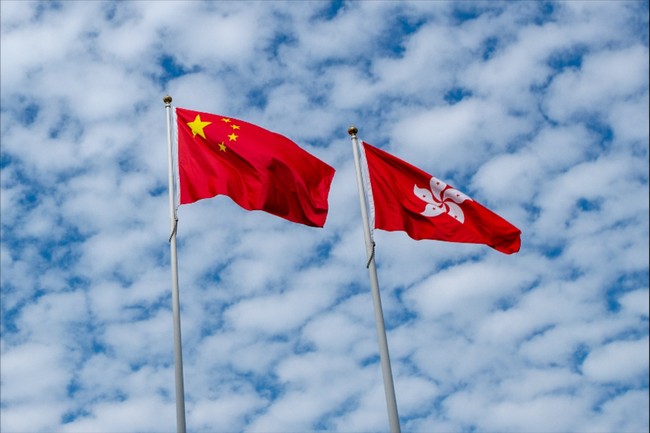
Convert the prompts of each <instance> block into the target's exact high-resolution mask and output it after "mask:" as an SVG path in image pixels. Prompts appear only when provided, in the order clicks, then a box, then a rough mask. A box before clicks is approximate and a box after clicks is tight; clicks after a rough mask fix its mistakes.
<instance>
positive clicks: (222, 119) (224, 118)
mask: <svg viewBox="0 0 650 433" xmlns="http://www.w3.org/2000/svg"><path fill="white" fill-rule="evenodd" d="M221 121H222V122H226V123H230V119H228V118H227V117H222V118H221Z"/></svg>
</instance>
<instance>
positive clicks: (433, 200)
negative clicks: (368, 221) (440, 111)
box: [363, 143, 521, 254]
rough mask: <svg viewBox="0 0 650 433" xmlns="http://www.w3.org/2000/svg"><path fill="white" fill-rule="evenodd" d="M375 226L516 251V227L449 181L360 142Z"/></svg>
mask: <svg viewBox="0 0 650 433" xmlns="http://www.w3.org/2000/svg"><path fill="white" fill-rule="evenodd" d="M363 147H364V149H365V155H366V161H367V163H368V172H369V175H370V186H371V189H372V199H373V201H374V213H375V228H377V229H382V230H387V231H397V230H401V231H405V232H406V233H407V234H408V235H409V236H410V237H412V238H413V239H417V240H420V239H434V240H439V241H448V242H465V243H475V244H486V245H489V246H491V247H492V248H494V249H495V250H497V251H501V252H502V253H505V254H512V253H516V252H517V251H519V247H520V245H521V239H520V235H521V231H520V230H519V229H518V228H517V227H515V226H513V225H512V224H510V223H509V222H508V221H506V220H504V219H503V218H501V217H500V216H499V215H497V214H495V213H494V212H492V211H491V210H489V209H487V208H486V207H484V206H482V205H480V204H479V203H477V202H476V201H474V200H472V199H471V198H470V197H468V196H467V195H465V194H463V193H462V192H460V191H458V190H457V189H455V188H453V187H452V186H451V185H448V184H446V183H444V182H443V181H441V180H439V179H437V178H435V177H433V176H431V175H430V174H427V173H425V172H424V171H422V170H420V169H419V168H417V167H414V166H412V165H411V164H409V163H407V162H405V161H402V160H400V159H398V158H396V157H394V156H393V155H391V154H389V153H387V152H384V151H383V150H380V149H378V148H376V147H374V146H372V145H370V144H368V143H363Z"/></svg>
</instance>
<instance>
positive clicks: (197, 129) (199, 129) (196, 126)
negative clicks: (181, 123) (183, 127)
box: [187, 114, 212, 138]
mask: <svg viewBox="0 0 650 433" xmlns="http://www.w3.org/2000/svg"><path fill="white" fill-rule="evenodd" d="M211 123H212V122H202V121H201V116H200V115H199V114H197V115H196V118H195V119H194V121H193V122H188V124H187V126H189V127H190V128H192V137H196V134H199V135H200V136H201V137H203V138H205V132H203V128H205V127H206V126H208V125H210V124H211Z"/></svg>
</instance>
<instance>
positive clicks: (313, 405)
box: [0, 1, 649, 432]
mask: <svg viewBox="0 0 650 433" xmlns="http://www.w3.org/2000/svg"><path fill="white" fill-rule="evenodd" d="M0 12H1V13H0V17H1V20H2V21H1V26H2V29H1V36H2V39H1V47H0V48H1V50H0V54H1V56H2V58H1V62H0V68H1V70H0V72H1V74H0V79H1V98H0V102H1V113H0V114H1V124H0V133H1V146H2V147H1V154H0V169H1V187H2V190H1V195H0V199H1V201H0V204H1V207H2V208H1V210H2V212H1V217H2V219H1V230H2V231H1V235H2V244H1V246H0V257H1V272H0V276H1V280H0V281H1V285H2V291H1V295H2V304H1V305H2V306H1V311H2V316H1V317H2V319H1V331H2V337H1V339H0V355H1V357H2V359H1V360H2V362H1V364H0V365H1V386H2V392H1V403H0V410H1V412H2V414H1V416H0V429H1V430H2V431H6V432H52V431H60V432H90V431H97V432H141V431H149V432H168V431H173V429H174V426H175V419H174V413H175V411H174V404H175V403H174V372H173V370H174V366H173V353H172V351H173V347H172V318H171V294H170V293H171V291H170V288H171V283H170V269H169V248H168V243H167V241H168V238H169V233H168V230H169V221H168V209H167V205H168V203H167V173H166V168H167V159H166V158H167V155H166V130H165V112H164V106H163V103H162V97H163V96H164V95H166V94H170V95H172V96H173V98H174V104H175V105H176V104H177V105H178V106H180V107H185V108H189V109H194V110H200V111H207V112H213V113H218V114H224V115H228V116H232V117H237V118H241V119H244V120H247V121H249V122H252V123H255V124H258V125H260V126H262V127H265V128H268V129H271V130H273V131H276V132H279V133H281V134H283V135H286V136H288V137H290V138H291V139H293V140H294V141H296V142H297V143H298V144H299V145H300V146H302V147H304V148H305V149H306V150H308V151H310V152H311V153H313V154H314V155H316V156H317V157H318V158H320V159H322V160H324V161H325V162H327V163H328V164H330V165H332V166H333V167H335V168H336V169H337V172H336V175H335V177H334V182H333V184H332V189H331V194H330V211H329V216H328V220H327V223H326V224H325V227H324V228H322V229H313V228H309V227H304V226H300V225H296V224H291V223H289V222H287V221H284V220H282V219H280V218H276V217H273V216H271V215H268V214H265V213H262V212H246V211H244V210H242V209H240V208H239V207H237V206H236V205H235V204H234V203H233V202H232V201H231V200H229V199H227V198H225V197H217V198H215V199H211V200H203V201H200V202H198V203H195V204H192V205H188V206H182V207H181V208H180V209H179V218H180V225H179V232H178V240H179V276H180V289H181V305H182V327H183V328H182V329H183V346H184V362H185V365H184V367H185V391H186V405H187V424H188V429H189V430H190V431H197V432H216V431H226V432H234V431H250V432H306V431H341V432H370V431H386V430H387V429H388V420H387V415H386V407H385V399H384V394H383V384H382V378H381V373H380V366H379V357H378V348H377V340H376V334H375V327H374V316H373V310H372V302H371V298H370V293H369V282H368V278H367V271H366V269H365V264H366V258H365V251H364V246H363V235H362V230H361V221H360V216H359V208H358V198H357V192H356V184H355V179H354V167H353V163H352V153H351V149H350V140H349V137H348V136H347V134H346V129H347V127H348V126H349V125H350V124H355V125H356V126H357V127H358V128H359V131H360V132H359V136H360V138H362V139H364V140H367V141H369V142H370V143H373V144H374V145H376V146H378V147H381V148H383V149H385V150H387V151H389V152H391V153H393V154H395V155H396V156H398V157H400V158H403V159H405V160H407V161H409V162H411V163H413V164H415V165H417V166H419V167H420V168H422V169H423V170H425V171H427V172H430V173H432V174H433V175H434V176H436V177H438V178H440V179H443V180H445V181H446V182H449V183H450V184H452V185H454V186H455V187H457V188H459V189H460V190H462V191H463V192H465V193H467V194H469V195H470V196H471V197H473V198H475V199H476V200H478V201H480V202H481V203H483V204H485V205H486V206H487V207H489V208H491V209H492V210H494V211H495V212H497V213H498V214H500V215H502V216H503V217H504V218H506V219H507V220H509V221H510V222H512V223H513V224H514V225H516V226H517V227H519V228H520V229H521V230H522V232H523V235H522V248H521V251H520V252H519V253H518V254H516V255H513V256H505V255H502V254H500V253H498V252H496V251H493V250H491V249H490V248H487V247H484V246H479V245H465V244H451V243H443V242H433V241H418V242H416V241H413V240H412V239H410V238H408V236H406V235H405V234H404V233H387V232H380V231H378V232H376V233H375V240H376V243H377V263H378V273H379V283H380V288H381V292H382V300H383V303H384V315H385V318H386V326H387V332H388V343H389V349H390V351H391V360H392V364H393V374H394V378H395V388H396V394H397V403H398V408H399V412H400V417H401V424H402V429H403V431H405V432H433V431H454V432H471V431H502V432H508V431H510V432H567V431H575V432H587V431H594V432H595V431H617V432H643V431H648V428H649V417H648V404H649V401H648V400H649V399H648V349H649V348H648V260H649V258H648V239H649V237H648V210H649V206H648V135H649V134H648V129H649V128H648V102H649V99H648V2H646V1H599V2H421V1H418V2H392V1H386V2H340V1H333V2H324V1H323V2H173V1H170V2H56V1H55V2H26V1H25V2H23V1H2V2H0Z"/></svg>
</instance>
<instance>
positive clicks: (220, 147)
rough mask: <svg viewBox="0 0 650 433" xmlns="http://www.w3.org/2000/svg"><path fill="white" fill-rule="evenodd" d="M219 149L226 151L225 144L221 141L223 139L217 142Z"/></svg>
mask: <svg viewBox="0 0 650 433" xmlns="http://www.w3.org/2000/svg"><path fill="white" fill-rule="evenodd" d="M219 150H220V151H222V152H225V151H226V145H225V144H224V143H223V141H222V142H221V143H219Z"/></svg>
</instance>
